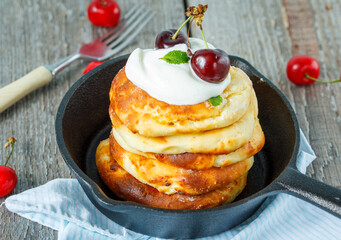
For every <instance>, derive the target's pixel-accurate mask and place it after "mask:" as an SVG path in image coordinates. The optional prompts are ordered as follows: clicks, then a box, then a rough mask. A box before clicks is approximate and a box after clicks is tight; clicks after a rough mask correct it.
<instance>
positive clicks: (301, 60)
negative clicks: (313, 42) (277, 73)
mask: <svg viewBox="0 0 341 240" xmlns="http://www.w3.org/2000/svg"><path fill="white" fill-rule="evenodd" d="M307 75H309V76H310V77H313V78H318V77H319V75H320V65H319V63H318V62H317V61H316V60H315V59H314V58H312V57H310V56H305V55H303V56H295V57H293V58H291V59H290V60H289V62H288V64H287V76H288V79H289V80H290V81H291V82H293V83H295V84H302V85H307V84H312V83H314V82H315V81H314V80H312V79H309V78H307Z"/></svg>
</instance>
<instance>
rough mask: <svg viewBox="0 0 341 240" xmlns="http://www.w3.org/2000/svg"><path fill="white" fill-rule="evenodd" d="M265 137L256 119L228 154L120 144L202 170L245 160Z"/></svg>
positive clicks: (134, 150)
mask: <svg viewBox="0 0 341 240" xmlns="http://www.w3.org/2000/svg"><path fill="white" fill-rule="evenodd" d="M264 142H265V138H264V134H263V131H262V128H261V126H260V124H259V121H257V123H256V125H255V128H254V130H253V134H252V137H251V139H250V140H249V141H248V142H247V143H246V144H244V145H243V146H242V147H240V148H238V149H237V150H235V151H233V152H231V153H229V154H221V155H215V154H207V153H206V154H203V153H181V154H155V153H151V152H141V151H138V150H136V149H134V148H132V147H130V146H129V145H127V144H126V143H125V142H124V141H120V146H121V147H122V148H124V149H125V150H126V151H128V152H132V153H135V154H138V155H142V156H144V157H146V158H153V159H155V160H158V161H160V162H163V163H166V164H169V165H173V166H176V167H180V168H185V169H192V170H203V169H209V168H211V167H222V166H228V165H230V164H233V163H236V162H239V161H242V160H245V159H247V158H250V157H252V156H253V155H255V154H256V153H258V152H259V151H260V150H261V149H262V147H263V146H264Z"/></svg>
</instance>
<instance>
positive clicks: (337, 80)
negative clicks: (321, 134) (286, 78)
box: [304, 73, 341, 83]
mask: <svg viewBox="0 0 341 240" xmlns="http://www.w3.org/2000/svg"><path fill="white" fill-rule="evenodd" d="M304 76H305V77H306V78H308V79H311V80H314V81H316V82H320V83H336V82H341V79H336V80H331V81H323V80H320V79H318V78H314V77H312V76H310V75H309V74H308V73H306V74H304Z"/></svg>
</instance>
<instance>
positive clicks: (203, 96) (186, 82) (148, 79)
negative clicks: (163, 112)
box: [125, 38, 231, 105]
mask: <svg viewBox="0 0 341 240" xmlns="http://www.w3.org/2000/svg"><path fill="white" fill-rule="evenodd" d="M189 41H190V44H191V51H192V52H193V53H194V52H195V51H196V50H199V49H204V48H205V43H204V41H203V40H201V39H197V38H190V39H189ZM209 48H210V49H214V46H213V45H211V44H209ZM174 50H180V51H183V52H187V46H186V44H178V45H175V46H173V47H170V48H167V49H140V48H137V49H135V50H134V51H133V52H132V53H131V55H130V56H129V58H128V61H127V64H126V67H125V72H126V75H127V77H128V79H129V80H130V81H131V82H133V83H134V84H135V85H136V86H138V87H139V88H141V89H143V90H144V91H146V92H147V93H148V94H149V95H150V96H152V97H154V98H156V99H157V100H159V101H163V102H166V103H168V104H172V105H193V104H198V103H201V102H204V101H206V100H208V99H209V98H211V97H215V96H218V95H220V94H221V93H222V92H223V91H224V89H225V88H226V87H227V86H228V84H229V83H230V81H231V76H230V74H228V76H227V77H226V79H225V80H224V81H222V82H220V83H209V82H206V81H203V80H201V79H200V78H199V77H198V76H197V75H196V74H195V73H194V72H193V70H192V69H191V67H190V61H189V62H188V63H181V64H170V63H167V62H166V61H164V60H162V59H161V58H163V57H164V56H165V55H166V54H167V53H169V52H171V51H174Z"/></svg>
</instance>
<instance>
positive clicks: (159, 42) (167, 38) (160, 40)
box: [155, 29, 187, 49]
mask: <svg viewBox="0 0 341 240" xmlns="http://www.w3.org/2000/svg"><path fill="white" fill-rule="evenodd" d="M176 31H177V30H176V29H168V30H164V31H162V32H160V33H159V34H158V35H157V36H156V39H155V48H156V49H163V48H169V47H173V46H174V45H177V44H181V43H185V44H186V42H187V37H186V36H185V35H184V34H183V33H182V32H179V34H178V36H177V37H176V39H175V40H173V39H172V37H173V35H174V33H175V32H176Z"/></svg>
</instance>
